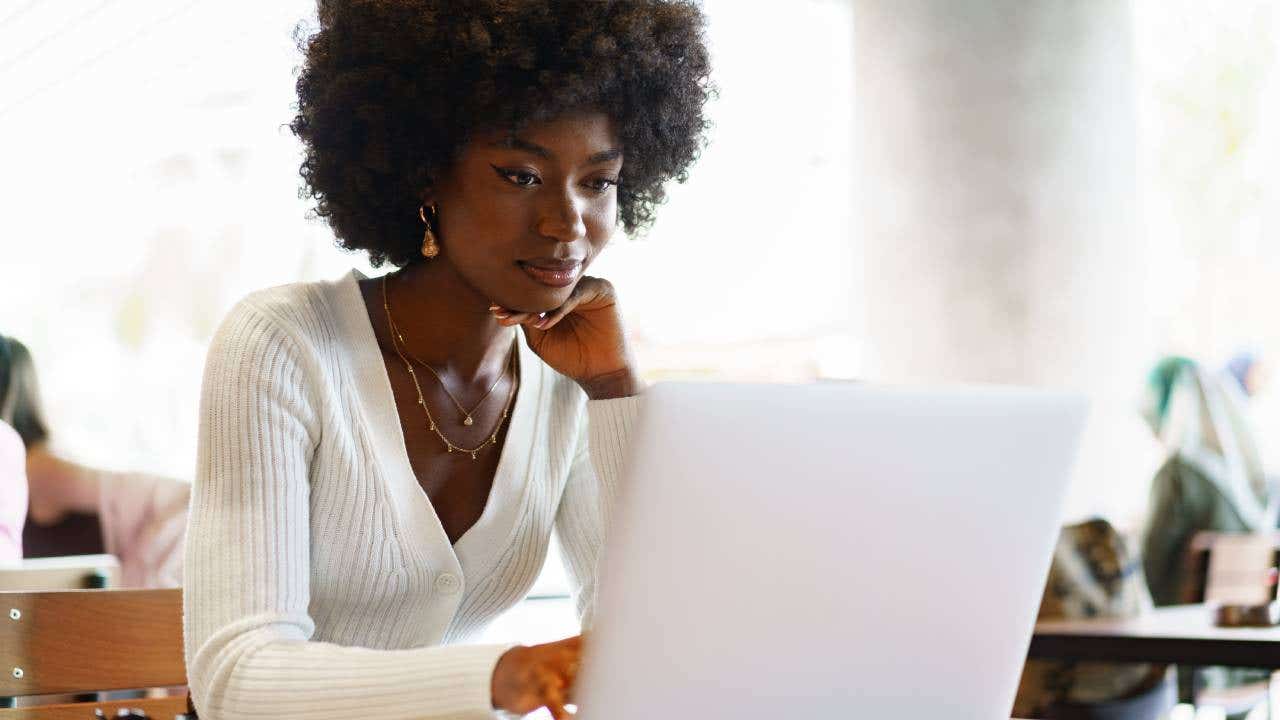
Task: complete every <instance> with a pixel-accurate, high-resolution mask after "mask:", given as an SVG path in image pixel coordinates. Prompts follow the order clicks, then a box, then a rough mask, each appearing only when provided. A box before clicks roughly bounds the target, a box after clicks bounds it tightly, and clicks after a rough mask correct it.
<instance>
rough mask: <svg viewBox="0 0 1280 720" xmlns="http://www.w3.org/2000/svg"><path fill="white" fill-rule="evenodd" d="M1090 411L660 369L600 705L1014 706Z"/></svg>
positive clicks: (732, 714) (599, 663) (650, 398)
mask: <svg viewBox="0 0 1280 720" xmlns="http://www.w3.org/2000/svg"><path fill="white" fill-rule="evenodd" d="M1085 415H1086V407H1085V403H1084V401H1083V400H1081V399H1080V398H1076V397H1070V396H1064V395H1055V394H1047V393H1040V392H1032V391H1022V390H1013V389H997V388H968V389H953V390H943V391H914V390H903V389H888V388H877V387H870V386H863V385H853V384H848V385H845V384H819V385H805V386H783V385H754V386H750V385H728V384H663V385H657V386H655V387H653V388H651V389H650V390H649V391H648V392H647V394H646V400H645V406H644V410H643V412H642V414H641V418H640V424H639V427H638V428H637V432H636V433H635V436H634V440H633V447H632V448H631V462H630V464H629V469H628V476H627V481H626V486H625V488H624V491H623V494H622V498H621V499H620V503H621V507H620V509H619V512H618V515H617V517H618V519H617V524H616V526H615V528H616V529H615V530H614V532H613V535H612V537H611V538H610V539H609V543H608V546H607V547H606V551H605V562H604V567H603V570H602V578H601V587H600V595H599V599H598V605H597V611H596V615H595V628H594V630H593V631H592V632H591V633H590V634H589V635H588V638H587V650H586V657H585V659H584V662H583V670H582V673H583V674H582V677H581V678H580V683H579V686H578V708H579V717H580V718H583V720H605V719H607V720H639V719H640V718H646V719H648V718H657V717H661V718H680V719H684V718H699V719H701V718H731V719H732V720H766V719H767V720H778V719H779V718H784V719H788V720H789V719H791V718H804V719H806V720H807V719H810V718H813V719H817V718H885V717H894V718H906V719H909V720H911V719H915V718H919V719H920V720H937V719H938V718H947V720H964V719H966V718H972V719H974V720H978V719H981V720H997V719H1007V718H1008V717H1009V713H1010V708H1011V707H1012V704H1013V696H1014V692H1015V690H1016V686H1017V682H1018V677H1019V672H1020V670H1021V667H1022V663H1023V660H1024V658H1025V656H1026V650H1027V646H1028V643H1029V642H1030V637H1031V632H1032V628H1033V626H1034V623H1035V616H1036V611H1037V607H1038V605H1039V599H1040V595H1041V592H1042V590H1043V585H1044V581H1045V578H1046V575H1047V572H1048V568H1049V560H1050V555H1051V551H1052V547H1053V544H1054V542H1055V540H1056V538H1057V535H1058V529H1059V521H1060V513H1061V510H1062V505H1063V497H1064V494H1065V490H1066V485H1067V478H1068V476H1069V475H1070V470H1071V465H1072V462H1073V459H1074V456H1075V453H1076V446H1077V441H1078V436H1079V434H1080V431H1081V428H1082V426H1083V423H1084V418H1085Z"/></svg>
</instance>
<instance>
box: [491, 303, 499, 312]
mask: <svg viewBox="0 0 1280 720" xmlns="http://www.w3.org/2000/svg"><path fill="white" fill-rule="evenodd" d="M501 309H502V308H501V307H500V306H498V305H490V306H489V312H497V311H499V310H501Z"/></svg>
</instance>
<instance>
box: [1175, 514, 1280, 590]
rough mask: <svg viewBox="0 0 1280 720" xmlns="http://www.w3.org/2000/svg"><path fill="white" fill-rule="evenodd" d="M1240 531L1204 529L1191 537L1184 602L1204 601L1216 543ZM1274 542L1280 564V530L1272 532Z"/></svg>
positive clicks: (1277, 561)
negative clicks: (1211, 556) (1224, 531)
mask: <svg viewBox="0 0 1280 720" xmlns="http://www.w3.org/2000/svg"><path fill="white" fill-rule="evenodd" d="M1232 534H1239V533H1221V532H1213V531H1209V530H1202V531H1200V532H1198V533H1196V534H1195V535H1193V536H1192V537H1191V542H1190V543H1188V545H1187V560H1186V562H1187V565H1188V573H1187V583H1186V587H1185V588H1184V589H1183V592H1182V595H1183V598H1182V599H1183V602H1186V603H1202V602H1204V601H1205V595H1206V591H1207V590H1208V584H1209V558H1210V555H1211V554H1212V552H1213V546H1214V544H1215V543H1216V542H1217V541H1218V540H1219V539H1220V538H1221V537H1223V536H1224V535H1232ZM1271 538H1272V544H1273V546H1274V547H1275V562H1276V563H1277V564H1280V530H1275V531H1272V532H1271Z"/></svg>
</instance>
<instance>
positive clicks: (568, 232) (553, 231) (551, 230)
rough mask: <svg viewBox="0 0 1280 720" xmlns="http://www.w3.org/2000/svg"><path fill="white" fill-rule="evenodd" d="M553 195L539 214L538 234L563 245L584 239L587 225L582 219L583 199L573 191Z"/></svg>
mask: <svg viewBox="0 0 1280 720" xmlns="http://www.w3.org/2000/svg"><path fill="white" fill-rule="evenodd" d="M551 195H552V196H551V197H550V198H548V201H547V203H546V204H545V205H544V206H543V207H542V208H541V212H540V213H539V216H538V233H539V234H540V235H542V236H543V237H548V238H553V239H555V240H557V241H559V242H563V243H571V242H576V241H578V240H582V239H584V238H585V237H586V236H587V224H586V223H585V222H584V221H583V218H582V210H583V204H584V201H583V199H582V198H580V197H578V195H577V194H576V193H574V192H573V191H571V190H567V191H564V192H560V193H555V194H551Z"/></svg>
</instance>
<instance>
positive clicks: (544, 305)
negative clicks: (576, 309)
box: [492, 271, 578, 313]
mask: <svg viewBox="0 0 1280 720" xmlns="http://www.w3.org/2000/svg"><path fill="white" fill-rule="evenodd" d="M577 285H578V283H577V282H576V281H575V282H574V283H573V284H572V285H568V286H566V287H551V286H549V285H543V284H541V283H538V282H535V281H533V280H531V279H529V277H528V276H527V275H525V274H524V273H523V272H520V271H516V274H515V277H514V278H513V279H512V280H511V281H510V282H509V283H506V284H505V287H503V288H502V289H501V290H500V291H499V292H495V293H493V295H492V297H493V298H494V300H495V301H496V302H497V303H498V304H499V305H501V306H503V307H505V308H508V309H510V310H515V311H517V312H526V313H544V312H547V311H549V310H555V309H556V308H558V307H560V306H561V305H563V304H565V302H567V301H568V300H569V296H570V295H572V294H573V289H574V288H575V287H577Z"/></svg>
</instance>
